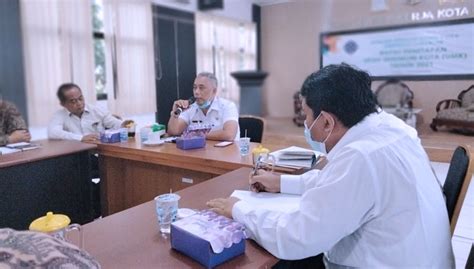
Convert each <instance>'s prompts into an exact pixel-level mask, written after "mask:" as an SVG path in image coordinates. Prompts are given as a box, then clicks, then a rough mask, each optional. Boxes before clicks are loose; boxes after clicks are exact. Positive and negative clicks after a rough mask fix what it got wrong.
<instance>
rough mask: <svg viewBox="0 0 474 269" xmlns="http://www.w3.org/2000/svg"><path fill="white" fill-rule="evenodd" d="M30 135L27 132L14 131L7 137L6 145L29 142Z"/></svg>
mask: <svg viewBox="0 0 474 269" xmlns="http://www.w3.org/2000/svg"><path fill="white" fill-rule="evenodd" d="M30 140H31V135H30V132H28V130H16V131H13V133H11V134H10V135H9V136H8V143H9V144H13V143H18V142H30Z"/></svg>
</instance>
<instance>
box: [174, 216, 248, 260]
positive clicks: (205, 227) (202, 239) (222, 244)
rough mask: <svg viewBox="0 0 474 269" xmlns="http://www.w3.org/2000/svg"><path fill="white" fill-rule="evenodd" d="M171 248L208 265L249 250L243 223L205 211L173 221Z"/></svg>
mask: <svg viewBox="0 0 474 269" xmlns="http://www.w3.org/2000/svg"><path fill="white" fill-rule="evenodd" d="M170 236H171V247H172V248H174V249H176V250H177V251H179V252H182V253H184V254H186V255H188V256H189V257H191V258H193V259H194V260H196V261H197V262H199V263H200V264H202V265H204V266H205V267H206V268H212V267H215V266H217V265H219V264H221V263H223V262H225V261H228V260H230V259H232V258H233V257H236V256H238V255H241V254H243V253H244V252H245V238H246V236H245V231H244V227H243V225H242V224H240V223H238V222H236V221H233V220H231V219H229V218H226V217H224V216H220V215H217V214H216V213H215V212H213V211H210V210H205V211H201V212H198V213H197V214H194V215H192V216H189V217H186V218H183V219H181V220H178V221H176V222H173V223H172V224H171V235H170Z"/></svg>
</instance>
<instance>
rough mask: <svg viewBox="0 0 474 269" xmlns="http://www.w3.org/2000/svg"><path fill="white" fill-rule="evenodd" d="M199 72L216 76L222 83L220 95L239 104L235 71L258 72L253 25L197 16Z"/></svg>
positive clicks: (210, 16)
mask: <svg viewBox="0 0 474 269" xmlns="http://www.w3.org/2000/svg"><path fill="white" fill-rule="evenodd" d="M196 52H197V53H196V55H197V59H196V65H197V71H198V72H203V71H209V72H215V74H216V76H217V79H218V80H219V89H220V91H219V95H220V96H222V97H224V98H227V99H230V100H232V101H234V102H235V103H236V104H238V103H239V100H240V91H239V86H238V85H237V81H236V80H235V79H234V78H233V77H232V76H231V75H230V73H232V72H234V71H240V70H255V69H256V30H255V24H254V23H248V22H240V21H236V20H232V19H228V18H222V17H218V16H212V15H207V14H203V13H197V14H196Z"/></svg>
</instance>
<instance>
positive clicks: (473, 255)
mask: <svg viewBox="0 0 474 269" xmlns="http://www.w3.org/2000/svg"><path fill="white" fill-rule="evenodd" d="M466 269H474V244H472V246H471V251H470V252H469V256H467V261H466Z"/></svg>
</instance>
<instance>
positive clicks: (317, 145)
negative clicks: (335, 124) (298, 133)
mask: <svg viewBox="0 0 474 269" xmlns="http://www.w3.org/2000/svg"><path fill="white" fill-rule="evenodd" d="M321 115H322V114H321V113H319V115H318V116H317V117H316V119H315V120H314V121H313V123H312V124H311V126H310V127H309V128H308V125H306V120H305V121H304V137H305V138H306V142H307V143H308V144H309V145H310V146H311V148H312V149H313V150H315V151H319V152H321V153H323V154H327V150H326V145H325V144H324V143H325V142H326V141H327V140H328V138H329V136H330V135H331V133H332V130H331V132H329V134H328V136H327V137H326V139H324V141H323V142H318V141H314V140H313V138H312V137H311V129H312V128H313V126H314V124H315V123H316V122H317V121H318V119H319V117H320V116H321Z"/></svg>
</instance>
